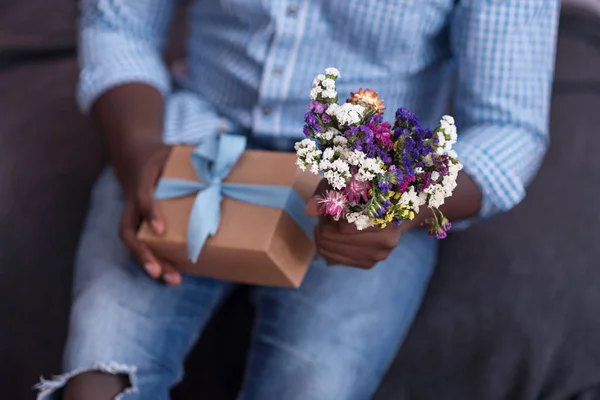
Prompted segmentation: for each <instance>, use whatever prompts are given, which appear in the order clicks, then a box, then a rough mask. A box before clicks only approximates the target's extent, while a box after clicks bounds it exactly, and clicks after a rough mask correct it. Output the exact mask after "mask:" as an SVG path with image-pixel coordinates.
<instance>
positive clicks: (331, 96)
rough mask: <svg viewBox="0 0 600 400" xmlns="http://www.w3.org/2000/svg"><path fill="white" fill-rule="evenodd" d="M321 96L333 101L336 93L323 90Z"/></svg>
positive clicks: (330, 90) (331, 90)
mask: <svg viewBox="0 0 600 400" xmlns="http://www.w3.org/2000/svg"><path fill="white" fill-rule="evenodd" d="M321 96H323V98H324V99H335V97H336V96H337V92H336V91H335V90H333V89H326V90H323V93H321Z"/></svg>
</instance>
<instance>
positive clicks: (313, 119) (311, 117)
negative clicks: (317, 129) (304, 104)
mask: <svg viewBox="0 0 600 400" xmlns="http://www.w3.org/2000/svg"><path fill="white" fill-rule="evenodd" d="M304 122H306V124H307V125H308V126H310V127H311V128H312V127H313V126H314V125H316V124H317V123H318V122H319V118H318V117H317V116H316V115H315V114H313V113H311V112H307V113H306V114H304Z"/></svg>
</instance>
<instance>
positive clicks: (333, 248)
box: [306, 180, 404, 269]
mask: <svg viewBox="0 0 600 400" xmlns="http://www.w3.org/2000/svg"><path fill="white" fill-rule="evenodd" d="M326 188H327V185H326V181H325V180H324V181H323V182H322V184H321V185H319V188H318V189H317V191H316V193H315V195H314V196H313V197H312V198H311V199H310V201H309V202H308V204H307V206H306V212H307V214H309V215H311V216H314V217H317V216H318V217H319V223H318V225H317V226H316V228H315V243H316V245H317V252H318V253H319V254H320V255H321V256H323V257H324V258H325V259H326V260H327V261H328V263H329V264H334V265H338V264H339V265H343V266H350V267H358V268H363V269H371V268H373V267H374V266H375V264H377V263H378V262H380V261H383V260H385V259H386V258H388V256H389V255H390V253H391V252H392V251H393V250H394V249H395V248H396V246H397V245H398V242H399V241H400V236H401V234H402V232H403V231H404V229H403V227H401V226H396V225H393V224H390V225H388V226H387V227H386V228H383V229H382V228H377V227H371V228H367V229H364V230H362V231H359V230H358V229H356V226H355V225H354V224H350V223H348V222H346V221H341V220H340V221H334V220H333V219H332V218H331V217H326V216H323V215H322V212H321V210H320V205H319V197H318V195H319V194H320V193H323V192H324V190H325V189H326Z"/></svg>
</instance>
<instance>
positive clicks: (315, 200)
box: [306, 195, 323, 217]
mask: <svg viewBox="0 0 600 400" xmlns="http://www.w3.org/2000/svg"><path fill="white" fill-rule="evenodd" d="M306 213H307V214H308V215H309V216H311V217H319V216H321V215H322V214H323V212H322V211H321V206H320V205H319V196H318V195H314V196H313V197H311V198H310V200H309V201H308V203H307V204H306Z"/></svg>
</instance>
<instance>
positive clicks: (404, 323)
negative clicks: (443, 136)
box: [38, 170, 437, 400]
mask: <svg viewBox="0 0 600 400" xmlns="http://www.w3.org/2000/svg"><path fill="white" fill-rule="evenodd" d="M122 208H123V197H122V194H121V191H120V188H119V185H118V183H117V181H116V179H115V177H114V175H113V173H112V171H111V170H107V171H105V172H104V174H103V175H102V176H101V177H100V179H99V181H98V183H97V184H96V187H95V189H94V193H93V197H92V206H91V210H90V213H89V215H88V219H87V223H86V227H85V230H84V233H83V236H82V241H81V244H80V248H79V253H78V258H77V265H76V271H75V283H74V288H73V306H72V310H71V318H70V329H69V336H68V342H67V347H66V351H65V355H64V374H63V375H60V376H56V377H54V378H52V379H48V380H43V381H42V382H41V383H40V384H38V389H39V397H38V399H40V400H41V399H44V400H49V399H58V398H60V397H59V396H60V395H59V394H60V391H61V390H60V389H61V388H62V387H63V386H64V385H65V384H66V382H67V381H68V379H69V378H70V377H73V376H75V375H77V374H79V373H81V372H84V371H90V370H100V371H105V372H107V373H115V374H116V373H119V374H127V375H128V376H129V379H130V382H131V386H130V387H129V388H128V389H126V390H125V391H124V392H123V393H121V394H120V395H119V396H118V397H117V398H118V399H121V400H138V399H141V400H167V399H169V390H170V388H171V387H172V386H173V385H175V384H176V383H177V382H178V381H180V380H181V378H182V376H183V360H184V358H185V356H186V355H187V353H188V351H189V350H190V349H191V347H192V346H193V345H194V343H195V341H196V340H197V339H198V337H199V335H200V333H201V332H202V329H203V327H204V326H205V324H206V322H207V320H208V319H209V318H210V316H211V315H212V314H213V312H214V311H215V309H216V308H217V307H218V305H219V304H220V303H221V302H222V300H223V299H224V298H225V297H226V296H227V295H228V294H229V293H230V292H231V291H232V290H233V289H234V288H235V285H234V284H232V283H228V282H223V281H218V280H214V279H207V278H199V277H192V276H185V277H184V278H183V282H182V284H181V285H180V286H179V287H167V286H165V285H162V284H160V283H157V282H155V281H154V280H152V279H150V278H149V277H148V276H147V275H146V274H145V273H144V271H143V270H142V268H140V267H139V266H138V265H137V264H136V263H135V262H133V261H132V259H131V257H130V255H129V254H128V252H127V250H126V248H125V247H124V245H123V244H122V243H121V241H120V239H119V237H118V225H119V219H120V216H121V211H122ZM436 249H437V241H436V240H435V239H430V238H428V237H427V234H426V233H425V232H422V231H418V232H410V233H408V234H405V235H404V236H403V237H402V240H401V242H400V245H399V246H398V247H397V249H396V250H395V251H394V252H393V253H392V255H391V256H390V258H388V259H387V260H386V261H383V262H381V263H380V264H379V265H377V266H376V267H375V268H374V269H372V270H370V271H363V270H359V269H355V268H345V267H327V266H326V265H324V263H323V262H321V261H315V262H314V263H313V265H311V267H310V270H309V272H308V274H307V276H306V279H305V281H304V283H303V284H302V286H301V288H300V289H284V288H271V287H253V288H252V298H253V301H254V304H255V307H256V309H257V315H258V317H257V320H256V326H255V334H254V337H253V339H252V347H251V352H250V356H249V361H248V365H247V370H246V376H245V380H244V383H243V388H242V393H241V395H240V396H241V398H243V399H249V400H296V399H297V400H334V399H335V400H365V399H369V398H370V397H371V396H372V395H373V394H374V392H375V390H376V389H377V386H378V384H379V382H380V380H381V379H382V377H383V375H384V374H385V372H386V370H387V369H388V367H389V365H390V363H391V361H392V360H393V358H394V356H395V354H396V351H397V349H398V347H399V346H400V344H401V343H402V341H403V338H404V337H405V335H406V333H407V331H408V329H409V327H410V324H411V322H412V321H413V318H414V316H415V313H416V311H417V309H418V307H419V304H420V302H421V299H422V297H423V294H424V292H425V289H426V286H427V283H428V281H429V277H430V275H431V273H432V271H433V269H434V265H435V261H436Z"/></svg>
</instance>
